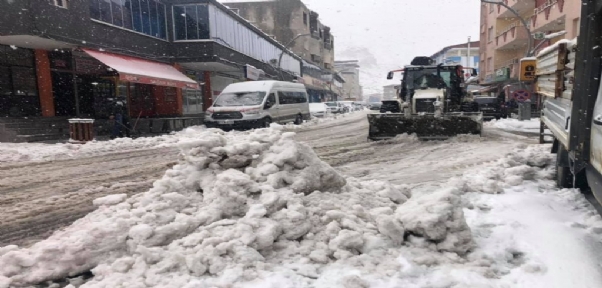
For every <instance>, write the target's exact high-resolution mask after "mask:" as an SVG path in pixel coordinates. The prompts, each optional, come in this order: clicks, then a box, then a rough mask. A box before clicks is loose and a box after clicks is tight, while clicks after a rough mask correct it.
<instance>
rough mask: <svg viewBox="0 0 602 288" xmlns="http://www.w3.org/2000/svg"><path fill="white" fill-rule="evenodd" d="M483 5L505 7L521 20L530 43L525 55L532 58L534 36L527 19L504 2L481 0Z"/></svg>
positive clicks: (499, 0)
mask: <svg viewBox="0 0 602 288" xmlns="http://www.w3.org/2000/svg"><path fill="white" fill-rule="evenodd" d="M481 3H489V4H498V5H501V6H502V7H505V8H506V9H508V11H510V12H512V14H514V15H515V16H516V18H518V19H520V21H521V22H522V23H523V26H524V27H525V30H527V42H528V44H527V45H528V46H527V52H526V53H525V54H526V56H525V57H531V55H532V54H531V53H532V52H533V51H532V50H531V49H532V47H533V36H532V35H531V29H529V26H528V24H527V21H526V20H525V19H523V17H521V16H520V14H518V12H517V11H516V10H514V9H512V7H510V5H508V4H506V3H504V1H501V0H498V1H495V0H481Z"/></svg>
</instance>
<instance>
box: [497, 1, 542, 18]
mask: <svg viewBox="0 0 602 288" xmlns="http://www.w3.org/2000/svg"><path fill="white" fill-rule="evenodd" d="M503 2H504V3H505V4H506V5H508V6H510V8H512V9H514V10H515V11H518V12H519V13H520V14H521V15H524V11H531V10H533V9H534V8H535V0H527V1H525V0H504V1H503ZM497 6H498V7H497V12H498V16H497V18H504V19H505V18H515V17H516V15H514V13H512V11H510V10H508V9H506V8H505V7H503V6H502V5H497Z"/></svg>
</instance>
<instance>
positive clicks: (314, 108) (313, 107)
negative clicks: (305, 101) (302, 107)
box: [309, 103, 331, 117]
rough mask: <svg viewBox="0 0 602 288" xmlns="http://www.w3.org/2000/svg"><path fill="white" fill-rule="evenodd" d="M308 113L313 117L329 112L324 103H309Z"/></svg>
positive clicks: (326, 114) (322, 115)
mask: <svg viewBox="0 0 602 288" xmlns="http://www.w3.org/2000/svg"><path fill="white" fill-rule="evenodd" d="M309 113H310V114H311V116H313V117H325V116H328V115H330V114H331V113H330V109H329V108H328V105H326V103H309Z"/></svg>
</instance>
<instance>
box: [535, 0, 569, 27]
mask: <svg viewBox="0 0 602 288" xmlns="http://www.w3.org/2000/svg"><path fill="white" fill-rule="evenodd" d="M565 2H566V0H545V1H542V2H541V3H540V4H539V5H538V6H537V7H535V8H534V13H533V16H532V17H531V24H532V26H533V29H534V30H535V31H537V30H554V27H548V26H553V25H555V23H556V20H558V19H559V18H562V17H563V16H565V12H564V8H565ZM548 28H549V29H548ZM556 28H557V27H556Z"/></svg>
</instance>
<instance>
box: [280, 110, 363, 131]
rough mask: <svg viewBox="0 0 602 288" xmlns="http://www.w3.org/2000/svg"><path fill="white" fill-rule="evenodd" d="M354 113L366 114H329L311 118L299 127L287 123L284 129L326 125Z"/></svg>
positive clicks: (361, 111) (351, 113)
mask: <svg viewBox="0 0 602 288" xmlns="http://www.w3.org/2000/svg"><path fill="white" fill-rule="evenodd" d="M356 113H366V112H365V110H360V111H352V112H349V113H345V114H332V113H331V114H328V115H327V116H325V117H313V116H312V117H311V119H310V120H307V121H305V122H303V124H301V125H294V124H291V123H289V124H287V125H285V127H286V129H287V130H298V129H304V128H307V127H312V126H316V125H319V124H323V123H328V122H332V121H336V120H341V119H345V118H348V117H349V116H352V115H353V114H356Z"/></svg>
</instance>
